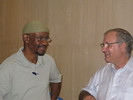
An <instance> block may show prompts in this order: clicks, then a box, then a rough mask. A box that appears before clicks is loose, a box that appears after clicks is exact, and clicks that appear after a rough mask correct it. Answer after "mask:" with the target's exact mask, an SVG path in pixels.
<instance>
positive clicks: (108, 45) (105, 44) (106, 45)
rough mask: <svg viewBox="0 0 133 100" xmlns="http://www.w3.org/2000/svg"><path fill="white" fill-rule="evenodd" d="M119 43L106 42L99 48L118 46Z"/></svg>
mask: <svg viewBox="0 0 133 100" xmlns="http://www.w3.org/2000/svg"><path fill="white" fill-rule="evenodd" d="M120 43H121V42H111V43H108V42H105V43H101V44H100V45H101V47H102V48H103V47H106V48H107V47H110V46H111V45H112V44H120Z"/></svg>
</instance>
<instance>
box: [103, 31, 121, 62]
mask: <svg viewBox="0 0 133 100" xmlns="http://www.w3.org/2000/svg"><path fill="white" fill-rule="evenodd" d="M115 42H119V41H117V33H116V32H115V31H111V32H109V33H108V34H106V35H105V36H104V40H103V43H105V44H106V43H114V44H111V45H108V46H104V47H102V52H103V53H104V55H105V61H106V62H110V63H117V62H119V60H120V58H121V57H122V56H123V50H122V43H115ZM106 45H107V44H106Z"/></svg>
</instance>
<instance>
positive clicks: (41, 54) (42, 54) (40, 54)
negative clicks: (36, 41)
mask: <svg viewBox="0 0 133 100" xmlns="http://www.w3.org/2000/svg"><path fill="white" fill-rule="evenodd" d="M44 54H45V52H43V53H39V52H37V55H39V56H44Z"/></svg>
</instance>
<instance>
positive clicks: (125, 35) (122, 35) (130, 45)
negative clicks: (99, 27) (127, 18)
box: [104, 28, 133, 57]
mask: <svg viewBox="0 0 133 100" xmlns="http://www.w3.org/2000/svg"><path fill="white" fill-rule="evenodd" d="M112 31H115V32H117V41H118V42H121V43H123V42H124V43H126V51H127V54H128V56H129V57H130V56H131V52H132V49H133V37H132V36H131V34H130V33H129V32H128V31H127V30H124V29H122V28H115V29H110V30H108V31H107V32H105V33H104V35H107V34H108V33H109V32H112Z"/></svg>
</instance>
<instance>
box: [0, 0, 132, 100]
mask: <svg viewBox="0 0 133 100" xmlns="http://www.w3.org/2000/svg"><path fill="white" fill-rule="evenodd" d="M132 4H133V1H132V0H0V52H1V53H0V62H2V61H3V60H4V59H5V58H6V57H8V56H9V55H11V54H12V53H15V52H16V51H17V50H18V49H19V47H20V46H22V44H23V42H22V39H21V38H22V33H21V32H22V28H23V25H24V24H25V23H26V22H27V21H31V20H40V21H42V22H44V23H45V24H46V26H48V28H49V30H50V36H51V38H52V40H53V41H52V43H51V44H50V46H49V49H48V53H49V54H50V55H51V56H53V57H54V58H55V60H56V63H57V65H58V67H59V70H60V72H61V73H62V75H63V84H62V90H61V94H60V97H62V98H64V100H78V94H79V92H80V90H81V88H83V87H84V86H85V85H86V84H87V83H88V81H89V79H90V77H91V76H92V75H93V74H94V73H95V71H96V70H97V69H99V68H100V67H102V66H103V65H104V63H105V62H104V56H103V54H102V52H101V48H100V45H99V44H100V43H101V42H102V38H103V33H104V32H105V31H106V30H108V29H111V28H115V27H121V28H124V29H127V30H128V31H129V32H130V33H131V34H132V35H133V28H132V27H133V17H132V16H133V12H132V9H133V6H132Z"/></svg>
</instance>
